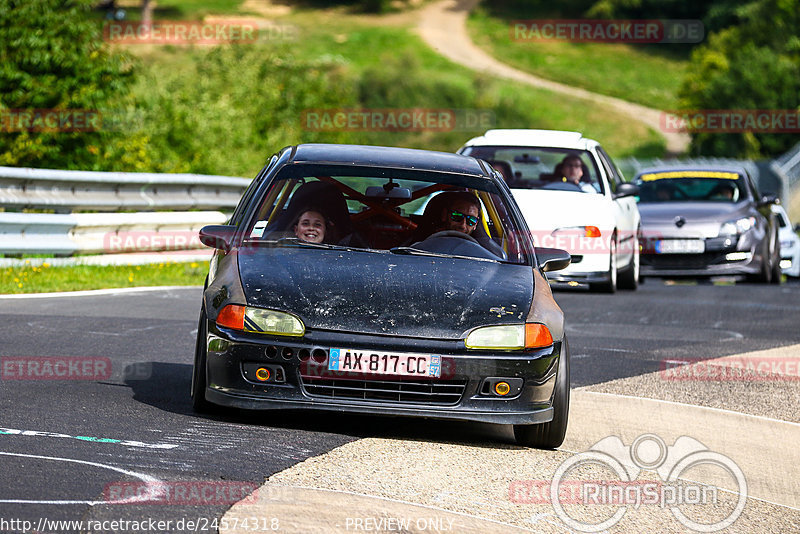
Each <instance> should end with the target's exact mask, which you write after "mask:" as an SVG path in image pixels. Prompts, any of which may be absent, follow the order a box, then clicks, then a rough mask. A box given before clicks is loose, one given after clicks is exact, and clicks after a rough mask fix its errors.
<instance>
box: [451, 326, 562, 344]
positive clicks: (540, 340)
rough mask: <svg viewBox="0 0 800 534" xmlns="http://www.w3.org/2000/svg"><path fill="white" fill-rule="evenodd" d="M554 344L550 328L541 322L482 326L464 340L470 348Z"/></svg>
mask: <svg viewBox="0 0 800 534" xmlns="http://www.w3.org/2000/svg"><path fill="white" fill-rule="evenodd" d="M552 344H553V336H552V335H551V334H550V330H549V329H548V328H547V327H546V326H545V325H543V324H541V323H527V324H508V325H498V326H482V327H480V328H476V329H475V330H473V331H472V332H470V333H469V335H467V339H466V340H465V341H464V345H466V347H467V348H468V349H501V350H514V349H535V348H540V347H547V346H549V345H552Z"/></svg>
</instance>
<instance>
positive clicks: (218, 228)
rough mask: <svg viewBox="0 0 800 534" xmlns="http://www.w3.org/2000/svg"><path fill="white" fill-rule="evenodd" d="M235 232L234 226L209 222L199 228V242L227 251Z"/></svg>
mask: <svg viewBox="0 0 800 534" xmlns="http://www.w3.org/2000/svg"><path fill="white" fill-rule="evenodd" d="M235 233H236V227H235V226H229V225H225V224H210V225H208V226H204V227H202V228H201V229H200V242H201V243H203V244H204V245H205V246H207V247H211V248H217V249H219V250H226V251H227V250H230V248H231V243H233V236H234V234H235Z"/></svg>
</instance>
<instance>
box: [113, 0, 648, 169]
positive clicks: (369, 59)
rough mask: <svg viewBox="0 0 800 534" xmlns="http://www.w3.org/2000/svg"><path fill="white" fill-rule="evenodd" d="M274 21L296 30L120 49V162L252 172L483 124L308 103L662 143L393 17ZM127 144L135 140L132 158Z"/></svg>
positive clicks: (448, 147) (431, 143)
mask: <svg viewBox="0 0 800 534" xmlns="http://www.w3.org/2000/svg"><path fill="white" fill-rule="evenodd" d="M166 3H167V1H166V0H165V1H164V2H163V4H166ZM277 24H280V25H284V26H290V27H292V28H293V34H294V35H295V36H296V37H295V38H292V39H288V40H287V39H267V40H262V41H260V42H258V43H241V44H238V45H225V46H218V47H200V46H197V47H183V46H155V45H135V46H129V47H128V50H129V51H131V52H132V53H134V54H135V55H136V56H138V58H139V66H138V71H139V77H138V80H137V82H136V84H135V86H134V89H133V94H132V96H131V98H130V99H129V102H128V103H127V104H126V105H127V106H132V107H134V108H135V109H136V110H137V111H138V112H139V113H140V116H141V120H140V121H139V127H138V128H134V129H133V130H132V131H129V132H128V140H127V141H126V142H127V144H128V146H127V147H126V149H125V151H124V155H122V156H120V157H124V158H126V160H125V161H126V166H133V167H135V168H133V169H129V170H155V171H163V172H199V173H215V174H227V175H242V176H252V175H254V174H255V173H256V172H257V170H258V169H259V168H260V167H261V166H262V164H263V162H264V161H265V159H266V158H267V157H268V156H269V155H270V154H272V153H273V152H274V151H276V150H278V149H280V148H281V147H283V146H285V145H288V144H294V143H300V142H343V143H364V144H381V145H390V146H409V147H415V148H427V149H436V150H444V151H455V150H456V149H458V147H459V146H460V145H461V144H462V143H463V142H464V141H466V140H467V139H469V138H470V137H472V136H474V135H477V134H480V133H482V132H483V130H484V129H485V128H484V127H481V126H477V127H475V128H473V129H471V130H469V129H460V130H458V131H437V130H429V131H422V132H416V131H401V132H381V131H357V130H356V131H348V130H339V131H336V130H326V131H312V130H310V129H308V128H307V127H306V126H305V125H304V123H303V117H304V113H305V112H307V111H309V110H338V109H343V108H346V109H361V108H368V109H387V108H404V109H405V108H426V109H457V110H463V109H468V110H477V111H479V112H489V113H490V114H493V117H494V121H493V123H494V124H490V125H489V126H498V127H511V128H514V127H517V128H552V129H574V130H579V131H582V132H584V133H585V134H586V135H587V136H590V137H593V138H597V139H599V140H601V141H602V142H603V143H604V144H605V145H606V146H607V147H608V150H609V151H611V152H612V154H614V155H618V156H627V155H635V156H639V157H647V156H657V155H660V154H662V153H663V150H664V146H663V142H662V141H661V139H660V137H659V136H658V135H657V134H656V133H655V132H652V131H648V130H647V129H646V128H645V127H643V126H641V125H639V124H638V123H635V122H633V121H631V120H630V119H628V118H626V117H620V116H618V115H616V114H615V113H613V112H610V111H607V110H605V109H602V108H599V107H597V106H594V105H591V104H588V103H586V102H584V101H581V100H577V99H571V98H566V97H562V96H559V95H555V94H553V93H550V92H546V91H541V90H536V89H532V88H530V87H527V86H524V85H522V84H516V83H510V82H507V81H504V80H495V79H491V78H489V77H486V76H483V75H480V74H476V73H474V72H472V71H470V70H468V69H466V68H463V67H460V66H456V65H454V64H452V63H450V62H449V61H447V60H445V59H443V58H441V57H440V56H438V55H437V54H436V53H434V52H433V51H432V50H430V49H429V48H428V47H427V46H426V45H425V44H424V43H422V42H421V40H420V39H419V38H418V37H417V36H416V34H414V33H413V31H412V30H411V29H410V28H408V27H405V26H402V25H401V26H392V25H387V26H373V25H369V24H367V23H365V22H364V18H363V17H357V16H350V15H347V14H344V13H342V12H338V16H337V17H335V18H334V17H331V16H330V13H329V12H326V11H320V10H310V9H306V10H302V11H300V10H295V11H294V12H292V13H291V14H289V15H288V16H286V17H283V18H280V19H278V21H277ZM130 146H136V147H139V148H140V150H138V151H136V152H135V153H136V154H138V156H137V157H134V158H132V157H131V151H130ZM122 152H123V151H122V150H120V153H122ZM113 156H114V155H113V153H112V154H110V157H112V158H113Z"/></svg>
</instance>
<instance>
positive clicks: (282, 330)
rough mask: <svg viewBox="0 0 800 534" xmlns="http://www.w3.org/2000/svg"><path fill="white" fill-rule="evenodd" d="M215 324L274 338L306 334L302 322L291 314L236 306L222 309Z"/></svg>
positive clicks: (230, 305) (229, 305)
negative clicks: (269, 335) (274, 336)
mask: <svg viewBox="0 0 800 534" xmlns="http://www.w3.org/2000/svg"><path fill="white" fill-rule="evenodd" d="M217 324H218V325H220V326H225V327H227V328H233V329H234V330H243V331H245V332H254V333H256V334H271V335H276V336H302V335H303V334H305V332H306V328H305V326H304V325H303V322H302V321H301V320H300V319H298V318H297V317H295V316H294V315H292V314H289V313H286V312H281V311H277V310H267V309H264V308H253V307H251V306H239V305H237V304H228V305H227V306H225V307H224V308H222V310H220V312H219V315H218V316H217Z"/></svg>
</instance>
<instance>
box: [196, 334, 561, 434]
mask: <svg viewBox="0 0 800 534" xmlns="http://www.w3.org/2000/svg"><path fill="white" fill-rule="evenodd" d="M208 327H209V330H208V331H209V332H210V334H209V336H208V340H207V346H209V350H208V355H207V363H206V373H207V374H206V376H207V384H208V387H207V389H206V392H205V398H206V400H208V401H209V402H211V403H214V404H218V405H222V406H228V407H235V408H243V409H256V410H279V409H292V410H296V409H310V410H328V411H336V412H353V413H364V414H381V415H399V416H415V417H429V418H436V419H460V420H467V421H481V422H488V423H501V424H532V423H544V422H547V421H550V420H552V418H553V409H552V396H553V390H554V386H555V379H556V370H557V369H558V358H559V357H560V352H561V342H560V341H559V342H556V343H554V344H553V345H552V346H550V347H547V348H544V349H540V350H535V351H529V352H524V353H519V352H512V351H508V352H502V351H494V352H491V351H474V352H473V351H467V350H466V349H465V348H464V345H463V341H462V342H456V341H436V340H424V339H417V338H392V337H389V338H387V337H386V336H373V335H362V334H342V333H337V332H322V331H314V332H306V335H305V336H304V337H302V338H286V337H278V336H262V335H254V334H247V333H242V332H236V331H231V330H228V329H222V328H218V327H217V326H216V324H214V323H209V325H208ZM459 345H460V349H459ZM332 347H349V348H352V349H355V350H359V349H362V348H363V349H365V350H374V351H385V352H397V353H429V354H438V355H441V369H442V371H441V376H440V377H439V378H428V379H425V378H417V379H412V378H409V377H397V376H392V375H369V376H366V375H363V374H359V375H355V374H353V373H342V372H338V371H328V369H327V360H326V361H324V362H317V361H315V359H314V358H304V356H308V355H309V354H315V355H318V356H321V355H322V354H323V353H324V354H325V356H326V357H327V354H328V351H329V349H330V348H332ZM315 351H316V352H315ZM320 351H322V352H320ZM268 354H269V355H268ZM254 365H256V366H258V365H262V366H267V367H269V368H270V369H271V370H272V371H275V370H277V369H278V368H279V369H280V373H281V377H282V381H281V382H261V383H259V382H258V381H257V380H255V379H254V378H253V373H252V369H253V368H254V367H253V366H254ZM248 370H249V371H248ZM273 376H274V372H273ZM497 378H501V379H512V382H513V381H514V379H517V381H518V382H519V384H520V386H519V389H518V390H516V389H515V390H514V391H512V393H511V394H509V395H508V396H505V397H500V396H497V395H495V394H492V392H491V391H487V389H486V380H487V379H497Z"/></svg>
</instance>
